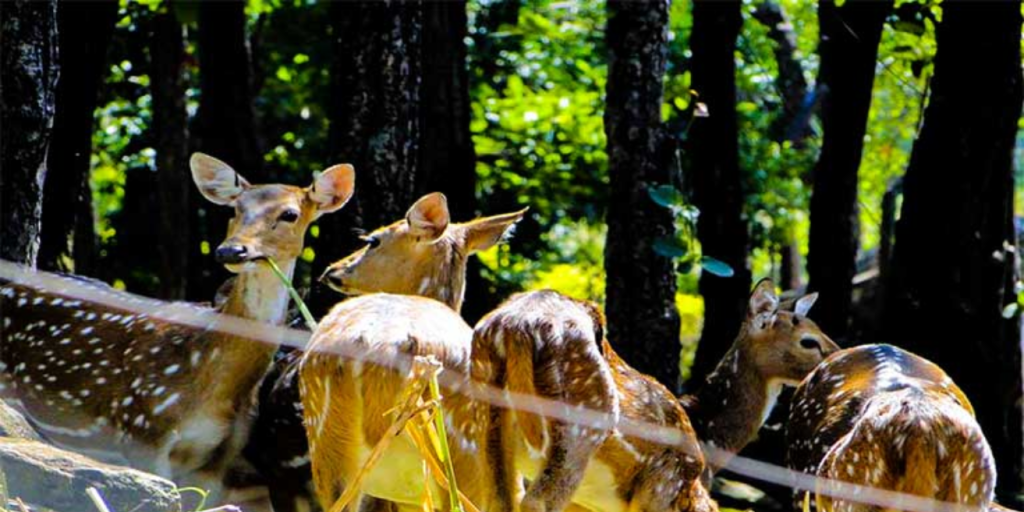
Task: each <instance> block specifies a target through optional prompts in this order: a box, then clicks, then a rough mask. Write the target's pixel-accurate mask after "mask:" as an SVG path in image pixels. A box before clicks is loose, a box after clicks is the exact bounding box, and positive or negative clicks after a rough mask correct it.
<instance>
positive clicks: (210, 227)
mask: <svg viewBox="0 0 1024 512" xmlns="http://www.w3.org/2000/svg"><path fill="white" fill-rule="evenodd" d="M198 43H199V44H198V53H199V85H200V92H201V95H200V98H199V111H198V112H197V113H196V119H195V126H194V129H193V131H194V136H195V137H194V138H195V140H194V144H195V148H196V149H198V150H199V151H202V152H204V153H208V154H210V155H212V156H214V157H216V158H219V159H221V160H223V161H225V162H227V163H228V164H229V165H231V166H232V167H233V168H235V169H236V170H238V172H240V173H242V174H243V175H244V176H245V177H246V178H247V179H249V180H250V181H251V182H253V183H267V182H269V181H271V180H273V179H274V178H276V176H270V175H268V174H267V173H265V172H264V170H263V149H262V142H261V140H260V136H259V125H258V123H257V119H256V111H255V109H254V100H255V98H254V92H253V77H252V55H251V52H250V48H249V38H248V37H247V35H246V15H245V2H242V1H237V0H231V1H222V2H201V3H200V4H199V33H198ZM192 188H193V189H194V187H192ZM190 204H191V210H192V227H191V232H192V233H191V236H192V242H191V243H190V244H189V248H190V264H189V268H190V270H191V271H192V273H191V275H190V276H189V278H188V286H189V290H188V296H189V298H192V299H196V300H210V299H211V298H213V295H214V292H215V291H216V288H217V286H218V285H219V284H220V281H221V279H216V278H211V277H213V276H220V277H223V276H225V273H224V271H223V270H222V269H221V268H220V267H219V266H218V265H217V264H216V263H215V262H214V261H213V258H211V257H210V256H209V255H204V254H202V253H201V252H200V247H201V242H203V241H205V242H207V243H208V244H209V245H210V246H214V247H215V246H216V244H218V243H220V241H221V240H222V239H223V237H224V233H225V229H226V226H227V217H228V215H229V212H227V211H225V210H224V209H223V208H219V207H211V206H209V204H208V203H206V202H205V201H203V200H202V199H201V198H200V197H199V194H198V192H196V191H195V190H190Z"/></svg>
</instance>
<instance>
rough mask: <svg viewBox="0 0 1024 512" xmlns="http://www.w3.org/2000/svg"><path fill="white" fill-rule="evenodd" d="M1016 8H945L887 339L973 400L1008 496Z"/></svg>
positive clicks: (1012, 448)
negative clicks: (1006, 311) (1007, 311)
mask: <svg viewBox="0 0 1024 512" xmlns="http://www.w3.org/2000/svg"><path fill="white" fill-rule="evenodd" d="M1020 9H1021V5H1020V2H992V3H980V4H978V3H958V2H951V3H946V4H943V13H942V22H941V23H939V25H938V28H937V30H936V42H937V45H938V50H937V53H936V57H935V74H934V80H933V81H932V93H931V99H930V101H929V103H928V106H927V109H926V111H925V114H924V123H923V125H922V128H921V132H920V135H919V136H918V139H917V141H916V143H915V144H914V149H913V152H912V154H911V159H910V165H909V167H908V169H907V173H906V176H905V178H904V182H903V190H904V200H903V209H902V215H901V218H900V220H899V221H898V222H897V226H896V244H895V247H894V248H893V262H892V266H891V268H890V269H889V271H887V272H886V275H887V277H888V280H889V283H888V285H887V286H886V303H885V309H884V311H885V318H884V319H883V325H884V329H885V334H886V336H885V337H884V339H886V340H888V341H891V342H894V343H897V344H899V345H902V346H904V347H906V348H907V349H909V350H912V351H914V352H917V353H919V354H921V355H922V356H924V357H927V358H928V359H931V360H932V361H934V362H935V363H936V364H938V365H939V366H941V367H943V368H944V369H945V370H946V371H947V372H949V374H950V376H951V377H952V378H953V380H954V381H956V383H957V384H958V385H959V386H960V387H961V388H962V389H963V390H964V392H965V393H966V394H967V396H968V397H970V399H971V401H972V402H973V405H974V408H975V410H976V412H977V416H978V421H979V422H980V423H981V427H982V429H983V430H984V431H985V433H986V435H987V437H988V440H989V442H990V443H991V445H992V452H993V454H994V455H995V457H996V465H997V467H998V468H999V470H1000V475H999V486H1000V490H1001V491H1002V492H1004V493H1011V492H1018V491H1019V490H1020V489H1021V461H1022V458H1024V457H1022V453H1021V403H1020V399H1021V371H1020V370H1021V352H1020V350H1021V349H1020V342H1021V330H1020V323H1019V320H1018V318H1016V317H1014V318H1013V319H1006V318H1003V316H1002V315H1001V311H1002V310H1003V307H1004V306H1006V305H1007V304H1009V303H1013V302H1014V301H1015V300H1016V296H1015V294H1014V292H1013V282H1014V279H1015V276H1016V273H1017V267H1016V261H1015V257H1014V256H1015V253H1014V251H1015V249H1016V243H1015V242H1016V240H1015V232H1014V227H1013V190H1014V182H1013V150H1014V144H1015V139H1016V134H1017V122H1018V119H1020V115H1021V102H1022V87H1021V80H1022V77H1021V53H1020V37H1021V36H1020V34H1021V11H1020ZM979 56H984V58H983V59H981V58H979Z"/></svg>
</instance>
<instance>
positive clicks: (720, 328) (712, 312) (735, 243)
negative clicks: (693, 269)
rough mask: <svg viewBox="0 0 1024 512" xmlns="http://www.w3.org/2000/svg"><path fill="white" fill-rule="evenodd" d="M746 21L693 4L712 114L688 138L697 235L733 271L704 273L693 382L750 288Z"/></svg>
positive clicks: (736, 323)
mask: <svg viewBox="0 0 1024 512" xmlns="http://www.w3.org/2000/svg"><path fill="white" fill-rule="evenodd" d="M741 23H742V18H741V16H740V3H739V2H733V1H711V0H709V1H695V2H694V4H693V32H692V33H691V35H690V48H691V51H692V53H693V60H692V67H691V74H692V76H693V82H692V86H693V89H695V90H696V91H697V93H698V94H699V95H700V96H699V98H698V99H699V101H701V102H703V103H705V104H706V105H707V108H708V114H709V116H708V117H707V118H698V119H696V120H695V122H694V124H693V129H692V130H691V131H690V139H689V154H690V157H691V159H692V164H691V165H692V168H691V169H690V172H689V183H690V184H691V190H692V193H693V201H694V204H695V205H696V206H697V208H699V209H700V217H699V218H698V221H697V236H698V238H699V239H700V243H701V250H702V252H703V254H705V255H707V256H711V257H714V258H717V259H719V260H722V261H724V262H725V263H727V264H729V265H730V266H731V267H732V268H733V271H734V272H735V275H733V276H732V277H728V278H723V277H718V276H715V275H712V274H711V273H709V272H705V273H704V274H703V275H701V278H700V293H701V295H703V296H704V330H703V332H702V333H701V339H700V345H698V347H697V354H696V356H695V357H694V361H693V367H692V368H691V369H690V372H691V380H692V381H693V382H703V380H704V377H705V375H707V374H708V373H709V372H710V371H711V370H712V369H713V368H714V367H715V365H717V364H718V361H719V359H721V358H722V356H723V355H724V354H725V351H726V350H728V348H729V347H730V346H731V345H732V342H733V340H734V339H735V338H736V334H737V333H738V332H739V328H740V323H741V322H742V321H743V318H744V312H745V311H746V304H747V295H748V294H749V292H750V271H749V270H748V269H747V240H748V236H747V225H746V223H745V222H744V220H743V217H742V215H743V195H744V192H743V187H742V183H741V182H742V177H741V175H740V167H739V145H738V139H737V137H738V133H737V124H736V123H737V121H736V64H735V60H734V55H733V52H734V51H735V49H736V37H737V36H738V34H739V30H740V25H741Z"/></svg>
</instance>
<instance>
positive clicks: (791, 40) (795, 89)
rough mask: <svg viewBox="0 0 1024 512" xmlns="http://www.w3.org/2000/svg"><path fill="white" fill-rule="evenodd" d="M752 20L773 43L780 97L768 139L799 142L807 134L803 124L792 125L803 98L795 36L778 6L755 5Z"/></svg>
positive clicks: (804, 87) (803, 83) (769, 3)
mask: <svg viewBox="0 0 1024 512" xmlns="http://www.w3.org/2000/svg"><path fill="white" fill-rule="evenodd" d="M754 18H755V19H756V20H757V21H758V22H760V23H761V24H762V25H764V26H765V27H767V28H768V38H769V39H771V40H772V41H773V42H774V43H775V62H776V64H777V66H778V68H779V76H778V78H777V79H776V80H777V84H778V87H779V91H780V92H781V94H782V115H780V116H779V117H778V119H777V120H776V122H775V126H774V127H773V131H774V132H775V133H774V134H773V137H772V138H773V139H775V140H780V141H781V140H790V141H793V142H795V143H799V142H801V141H802V140H803V139H805V138H806V137H807V135H809V131H808V127H807V125H806V124H804V123H801V125H800V126H795V125H794V122H795V121H796V120H797V119H798V118H799V117H800V113H801V111H802V110H803V105H804V100H805V99H806V98H807V79H806V78H804V69H803V66H802V65H801V64H800V59H798V58H797V56H796V50H797V48H796V34H794V33H793V26H792V24H790V22H789V18H788V17H787V16H786V13H785V12H784V11H783V10H782V7H781V6H779V4H777V3H775V2H773V1H770V0H768V1H765V2H762V3H760V4H758V6H757V7H756V8H755V9H754Z"/></svg>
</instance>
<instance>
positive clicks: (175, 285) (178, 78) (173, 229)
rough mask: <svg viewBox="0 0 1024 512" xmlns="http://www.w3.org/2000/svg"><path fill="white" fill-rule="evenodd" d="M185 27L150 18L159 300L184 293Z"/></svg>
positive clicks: (164, 17) (165, 15)
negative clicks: (151, 26) (157, 213)
mask: <svg viewBox="0 0 1024 512" xmlns="http://www.w3.org/2000/svg"><path fill="white" fill-rule="evenodd" d="M184 30H185V27H184V26H183V25H182V24H181V22H179V21H178V19H177V17H176V16H175V14H174V12H173V9H167V11H166V12H162V13H160V14H158V15H156V17H155V18H154V19H153V34H152V39H151V43H150V59H151V66H152V69H151V70H150V83H151V84H152V86H151V93H152V97H153V135H154V139H155V143H154V145H155V147H156V188H157V194H156V195H157V198H158V204H159V218H158V219H157V220H158V225H157V232H158V236H157V240H158V245H159V251H158V252H159V253H160V267H159V269H160V273H159V276H160V296H161V297H163V298H165V299H176V300H177V299H184V298H185V296H186V293H187V290H188V272H185V271H184V269H186V268H187V266H188V257H189V245H190V243H191V238H190V229H189V227H190V226H189V223H188V222H183V220H185V219H188V218H189V213H190V209H189V193H190V190H191V189H192V177H191V175H190V173H189V163H188V111H187V110H186V108H185V93H186V89H187V86H186V84H185V75H184V68H183V65H184V62H185V38H184Z"/></svg>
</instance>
